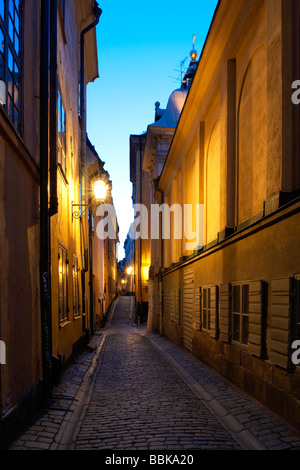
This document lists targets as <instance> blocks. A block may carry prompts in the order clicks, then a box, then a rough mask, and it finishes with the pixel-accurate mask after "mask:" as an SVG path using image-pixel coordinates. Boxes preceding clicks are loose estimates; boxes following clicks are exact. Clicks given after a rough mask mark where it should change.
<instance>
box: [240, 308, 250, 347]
mask: <svg viewBox="0 0 300 470" xmlns="http://www.w3.org/2000/svg"><path fill="white" fill-rule="evenodd" d="M248 337H249V317H248V316H244V315H243V317H242V343H243V344H248Z"/></svg>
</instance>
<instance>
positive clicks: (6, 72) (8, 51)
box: [0, 0, 22, 133]
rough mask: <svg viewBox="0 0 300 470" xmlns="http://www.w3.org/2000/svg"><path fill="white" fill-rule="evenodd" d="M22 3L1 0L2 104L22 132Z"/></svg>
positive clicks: (14, 0) (0, 64) (0, 74)
mask: <svg viewBox="0 0 300 470" xmlns="http://www.w3.org/2000/svg"><path fill="white" fill-rule="evenodd" d="M21 3H22V2H21V1H20V0H0V80H1V85H2V86H1V90H2V92H1V105H2V106H3V108H4V110H5V111H6V113H7V115H8V117H9V119H10V120H11V121H12V123H13V124H14V126H15V128H16V129H17V131H18V132H19V133H21V50H20V44H21ZM2 95H3V96H2Z"/></svg>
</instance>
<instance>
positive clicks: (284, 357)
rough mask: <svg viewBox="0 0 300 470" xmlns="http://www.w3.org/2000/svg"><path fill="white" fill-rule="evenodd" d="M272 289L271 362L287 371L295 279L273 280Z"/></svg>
mask: <svg viewBox="0 0 300 470" xmlns="http://www.w3.org/2000/svg"><path fill="white" fill-rule="evenodd" d="M271 289H272V292H271V351H270V360H271V361H272V362H274V364H277V365H278V366H281V367H284V368H285V369H286V368H287V367H288V365H289V352H290V351H289V345H290V331H291V311H292V293H293V279H292V278H285V279H273V280H272V283H271Z"/></svg>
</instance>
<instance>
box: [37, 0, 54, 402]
mask: <svg viewBox="0 0 300 470" xmlns="http://www.w3.org/2000/svg"><path fill="white" fill-rule="evenodd" d="M49 11H50V8H49V0H42V1H41V55H40V291H41V328H42V331H41V334H42V364H43V386H44V389H43V394H44V396H43V399H47V397H48V396H49V395H50V393H51V391H52V361H51V354H52V331H51V287H50V286H51V284H50V230H49V212H48V202H49V201H48V143H49V132H48V123H49V122H48V121H49V118H48V86H49V79H48V66H49V52H48V51H49Z"/></svg>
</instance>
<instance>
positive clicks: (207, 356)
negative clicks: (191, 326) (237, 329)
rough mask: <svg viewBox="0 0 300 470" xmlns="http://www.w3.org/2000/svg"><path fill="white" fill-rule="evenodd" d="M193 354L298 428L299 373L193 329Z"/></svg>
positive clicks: (299, 423) (299, 414)
mask: <svg viewBox="0 0 300 470" xmlns="http://www.w3.org/2000/svg"><path fill="white" fill-rule="evenodd" d="M170 339H171V338H170ZM193 354H194V355H195V356H196V357H197V358H198V359H200V360H201V361H203V362H204V363H205V364H207V365H208V366H210V367H211V368H213V369H214V370H216V372H218V373H219V374H221V375H222V376H223V377H225V378H227V379H228V380H230V381H231V382H232V383H234V384H235V385H237V386H238V387H239V388H241V389H242V390H244V391H245V392H246V393H248V394H249V395H251V396H252V397H253V398H255V399H256V400H258V401H259V402H261V403H262V404H263V405H265V406H266V407H268V408H269V409H270V410H272V411H273V412H275V413H277V414H278V415H279V416H281V417H282V418H284V419H285V420H286V421H287V422H289V423H290V424H291V425H293V426H294V427H296V428H297V429H300V374H298V373H296V372H295V373H290V372H287V371H285V370H283V369H281V368H279V367H277V366H276V365H274V364H271V363H270V362H268V360H262V359H259V358H257V357H255V356H252V355H251V354H249V353H248V352H247V351H244V350H242V349H239V348H238V347H236V346H234V345H232V344H225V343H223V342H221V341H217V340H214V339H213V338H211V337H210V336H208V335H206V334H205V333H201V332H194V338H193Z"/></svg>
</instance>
